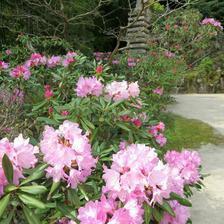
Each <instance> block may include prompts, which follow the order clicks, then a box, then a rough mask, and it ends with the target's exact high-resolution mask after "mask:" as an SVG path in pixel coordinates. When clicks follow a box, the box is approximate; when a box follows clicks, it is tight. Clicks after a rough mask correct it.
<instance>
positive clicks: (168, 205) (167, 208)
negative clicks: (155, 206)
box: [159, 201, 175, 217]
mask: <svg viewBox="0 0 224 224" xmlns="http://www.w3.org/2000/svg"><path fill="white" fill-rule="evenodd" d="M159 207H160V208H162V209H163V210H164V211H166V212H168V213H169V214H170V215H172V216H173V217H175V212H174V211H173V209H172V208H171V206H170V204H169V203H168V202H167V201H164V202H163V204H162V205H160V204H159Z"/></svg>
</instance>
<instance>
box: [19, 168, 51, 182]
mask: <svg viewBox="0 0 224 224" xmlns="http://www.w3.org/2000/svg"><path fill="white" fill-rule="evenodd" d="M47 167H48V165H47V164H41V165H39V166H38V167H36V168H35V169H33V172H32V173H31V174H30V176H28V177H27V178H26V179H25V180H23V181H22V182H21V184H20V186H22V185H24V184H27V183H29V182H31V181H34V180H37V179H40V178H41V177H43V176H44V175H45V172H44V170H45V169H46V168H47Z"/></svg>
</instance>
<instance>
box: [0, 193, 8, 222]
mask: <svg viewBox="0 0 224 224" xmlns="http://www.w3.org/2000/svg"><path fill="white" fill-rule="evenodd" d="M9 200H10V194H7V195H6V196H4V197H3V198H2V199H1V200H0V218H1V216H2V215H3V213H4V211H5V209H6V208H7V206H8V204H9Z"/></svg>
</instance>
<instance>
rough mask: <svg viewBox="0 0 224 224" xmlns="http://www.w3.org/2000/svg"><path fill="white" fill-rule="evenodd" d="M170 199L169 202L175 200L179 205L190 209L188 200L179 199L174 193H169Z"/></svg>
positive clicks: (190, 205)
mask: <svg viewBox="0 0 224 224" xmlns="http://www.w3.org/2000/svg"><path fill="white" fill-rule="evenodd" d="M170 199H171V200H176V201H178V202H179V203H180V204H181V205H184V206H187V207H192V204H191V202H190V201H189V200H187V199H186V198H183V197H181V196H180V195H178V194H176V193H173V192H172V193H171V194H170Z"/></svg>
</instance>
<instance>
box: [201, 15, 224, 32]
mask: <svg viewBox="0 0 224 224" xmlns="http://www.w3.org/2000/svg"><path fill="white" fill-rule="evenodd" d="M201 24H202V25H207V24H210V25H212V26H215V27H218V28H219V29H220V30H223V26H222V24H221V22H219V21H218V20H215V19H214V18H205V19H203V20H202V22H201Z"/></svg>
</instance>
